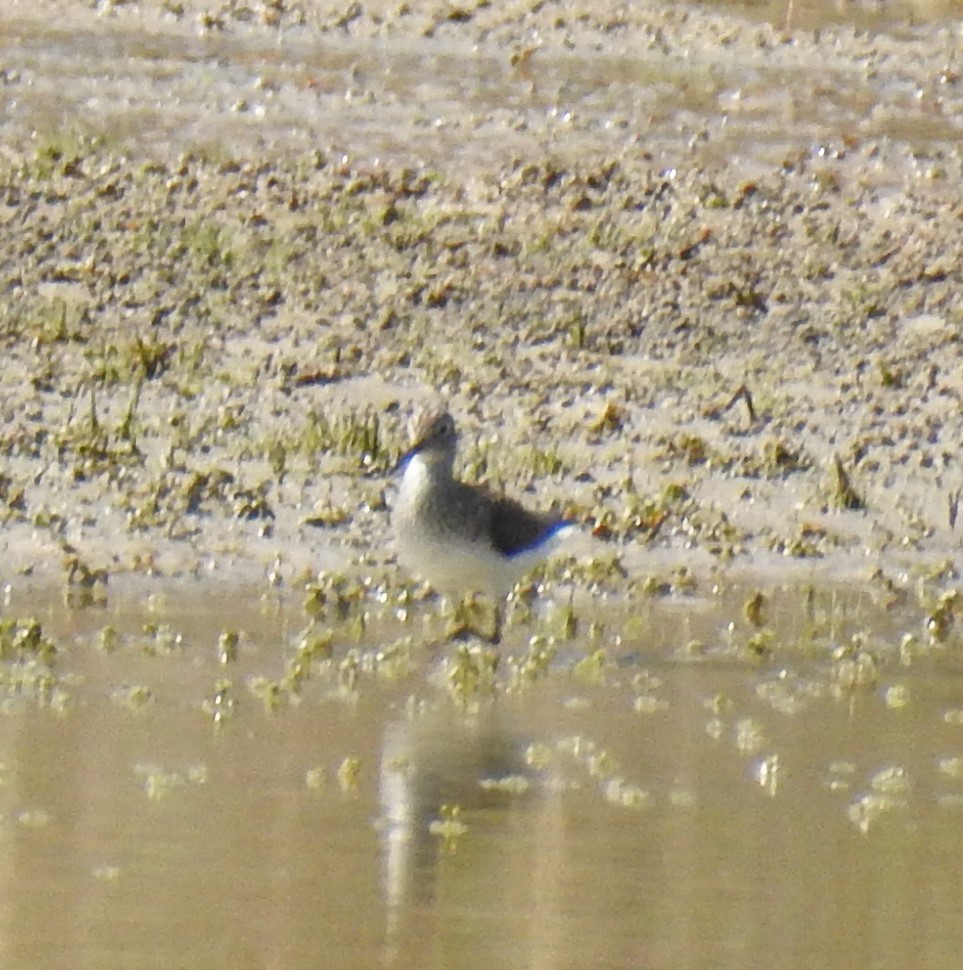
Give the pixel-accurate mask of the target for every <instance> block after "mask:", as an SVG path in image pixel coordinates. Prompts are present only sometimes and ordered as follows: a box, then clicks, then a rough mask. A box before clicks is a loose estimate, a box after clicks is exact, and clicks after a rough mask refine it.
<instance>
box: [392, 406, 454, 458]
mask: <svg viewBox="0 0 963 970" xmlns="http://www.w3.org/2000/svg"><path fill="white" fill-rule="evenodd" d="M457 447H458V432H457V430H456V428H455V419H454V418H453V417H452V416H451V415H450V414H449V413H448V412H447V411H426V412H425V413H424V414H422V415H421V416H420V417H419V418H418V419H416V420H415V422H414V423H413V424H412V428H411V447H410V448H409V449H408V450H407V451H406V452H405V454H404V455H403V456H402V458H401V461H400V462H399V463H398V467H399V469H402V470H403V469H404V468H406V467H407V465H408V463H409V462H410V461H411V459H412V458H415V457H416V456H417V457H419V458H421V460H422V461H423V462H425V463H426V464H429V465H432V466H435V467H439V468H440V467H447V468H448V469H449V470H450V469H451V467H452V466H453V465H454V463H455V451H456V449H457Z"/></svg>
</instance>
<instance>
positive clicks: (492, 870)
mask: <svg viewBox="0 0 963 970" xmlns="http://www.w3.org/2000/svg"><path fill="white" fill-rule="evenodd" d="M742 600H743V594H742V593H740V592H738V591H727V592H720V593H718V594H717V595H714V596H709V597H707V598H705V599H701V600H697V599H695V598H691V599H687V598H685V597H677V598H670V599H669V600H663V601H659V600H655V601H650V602H649V601H647V602H646V603H639V604H637V610H636V611H635V616H634V618H631V619H629V618H627V617H617V616H614V615H610V616H609V617H608V620H609V621H610V622H609V624H608V627H607V629H608V631H609V632H608V633H607V634H606V635H605V636H604V638H603V639H601V640H597V641H596V642H595V643H590V642H589V640H588V635H587V634H577V635H576V636H575V637H573V638H572V639H570V640H567V641H564V642H563V643H562V644H560V649H559V652H558V654H557V656H556V659H555V660H554V661H553V662H552V663H551V664H550V665H549V666H548V667H547V669H545V670H544V672H543V673H542V674H541V675H540V676H538V677H535V678H534V679H530V680H528V681H526V682H525V683H524V685H523V686H522V687H521V688H520V689H517V690H514V691H509V690H508V689H507V685H508V682H509V680H510V678H511V670H512V662H511V657H512V656H513V655H520V654H521V653H523V652H524V644H525V639H526V637H527V630H526V628H524V627H522V626H520V625H516V626H515V627H514V628H512V629H511V630H510V633H509V635H508V638H507V642H506V645H505V647H504V654H505V656H504V657H503V661H502V664H501V665H500V666H499V673H498V681H497V684H496V686H495V689H494V690H493V691H492V692H489V691H485V690H483V691H481V692H480V694H479V696H478V698H476V699H475V700H474V701H473V702H471V703H469V704H468V705H467V706H465V705H463V704H458V703H456V702H455V700H453V698H452V696H451V692H450V691H449V690H447V689H446V686H445V680H444V677H443V676H442V665H443V663H444V661H445V658H449V659H450V658H451V657H453V656H454V655H455V654H456V648H454V647H448V648H441V647H439V646H438V645H437V644H435V645H434V646H428V645H426V642H425V639H424V637H422V635H421V633H420V632H419V631H421V630H422V629H423V627H422V626H421V625H420V624H421V623H422V622H424V623H426V624H427V627H424V629H430V628H431V627H432V624H433V621H434V618H433V616H432V613H433V607H432V606H431V604H426V605H425V606H424V607H422V608H421V614H422V615H421V616H420V617H419V618H418V619H416V620H415V621H413V625H411V626H403V627H402V628H401V632H404V631H405V630H410V631H412V637H411V641H410V642H408V641H405V642H406V643H407V647H406V649H408V648H410V656H409V660H410V663H406V664H400V665H395V666H392V665H390V664H382V666H381V667H380V669H379V670H378V672H375V670H376V668H378V660H377V658H378V656H379V649H380V648H379V644H378V643H377V642H374V641H375V639H376V638H373V637H371V636H370V634H369V636H368V637H367V640H363V641H361V642H360V643H354V645H353V646H352V645H351V640H352V638H351V637H349V636H347V635H345V634H341V635H338V636H336V643H335V647H334V651H333V656H332V660H331V661H326V660H318V661H316V662H315V663H314V664H313V672H312V675H311V676H310V677H309V678H307V679H306V680H305V681H304V683H303V686H302V688H301V690H300V691H299V692H298V693H297V694H295V695H291V697H290V699H289V700H282V701H280V702H279V703H277V704H276V705H273V706H272V705H269V704H266V703H265V701H264V696H265V694H264V691H263V690H261V689H260V688H258V687H257V681H256V678H258V677H264V678H277V677H279V676H280V675H281V674H282V672H283V671H284V669H285V665H286V664H288V663H289V661H290V658H291V657H292V655H293V651H294V644H296V643H297V642H298V640H299V630H300V629H301V628H302V627H303V625H304V617H303V615H302V614H301V612H300V606H299V603H298V602H297V599H296V597H291V598H289V599H277V598H276V597H275V596H274V595H273V594H272V595H269V596H268V597H267V598H266V599H264V600H260V599H259V597H258V596H257V595H254V594H252V595H251V596H248V597H239V598H238V599H237V600H235V601H232V602H226V601H224V600H213V601H206V602H205V601H204V600H202V599H199V598H197V597H191V596H189V595H186V594H184V593H183V591H181V592H180V593H177V594H176V595H171V596H169V597H166V598H165V597H155V598H154V599H153V600H152V601H151V602H150V604H149V606H150V608H149V609H145V604H144V603H135V602H132V601H130V600H124V599H123V598H121V597H116V596H115V597H113V598H111V599H109V600H108V602H107V605H106V606H104V607H102V608H97V609H86V610H81V611H73V610H68V609H65V608H64V607H63V606H62V604H60V603H59V602H56V601H44V602H41V601H39V600H37V599H35V598H32V597H31V596H26V595H25V596H23V597H17V596H14V597H13V598H12V601H11V603H10V605H9V607H8V609H7V615H8V616H11V617H12V616H21V617H22V616H25V615H27V613H28V612H30V613H33V614H35V615H36V616H37V617H38V618H39V619H40V620H41V622H42V624H43V628H44V632H45V633H47V634H48V635H49V636H51V638H52V639H53V640H54V641H55V643H56V645H57V646H58V647H59V649H60V653H59V655H58V656H57V658H56V659H55V660H54V661H53V663H52V670H53V671H55V672H56V674H57V688H56V690H55V691H54V694H55V695H57V696H56V699H55V700H54V701H53V702H49V701H50V697H49V695H47V699H46V701H45V700H44V699H43V698H40V700H41V703H39V704H38V703H36V701H37V700H38V697H37V695H34V694H32V693H31V692H30V690H29V689H21V690H15V689H11V688H10V686H9V685H8V686H7V688H6V689H5V692H4V694H3V705H2V707H3V710H4V711H5V712H6V713H7V715H8V716H7V718H6V720H5V730H4V732H3V734H2V737H0V762H2V767H3V775H2V777H3V782H4V784H3V787H2V788H0V836H2V838H0V851H2V852H3V853H4V854H5V857H6V864H5V866H4V869H3V871H4V873H5V874H6V876H5V878H6V882H7V891H6V892H5V893H4V894H3V898H4V900H5V904H4V917H3V923H2V925H3V956H4V965H5V966H8V967H16V966H51V965H61V964H62V963H63V962H64V960H65V958H66V957H67V955H68V954H69V958H70V962H71V963H72V964H77V963H81V962H82V963H86V964H89V965H93V966H98V967H105V968H109V967H129V966H132V965H138V966H143V965H152V966H160V965H163V966H199V965H203V966H240V965H256V966H265V965H267V966H284V967H301V966H304V967H308V966H318V965H324V966H330V967H340V966H344V967H349V966H350V967H357V966H371V965H383V966H390V967H412V968H415V967H451V966H478V967H487V966H490V967H506V966H507V967H513V966H531V965H533V964H535V965H539V966H549V967H584V966H604V967H637V966H653V967H661V966H664V967H686V966H691V967H701V966H705V967H710V966H711V967H715V968H718V967H723V968H724V967H733V968H736V967H739V968H742V967H747V966H767V967H811V966H820V967H825V968H836V967H838V968H850V967H854V966H874V967H882V968H886V967H894V968H896V967H906V966H915V967H951V966H957V965H958V954H959V949H960V946H961V944H963V909H961V907H960V904H959V899H958V892H957V890H958V884H959V872H960V871H961V864H963V826H961V824H960V822H961V813H963V700H961V698H963V676H961V674H963V666H961V665H960V663H959V662H958V659H957V657H956V656H955V653H954V650H953V648H952V644H950V643H947V644H945V645H941V646H939V647H938V648H934V649H932V650H931V651H929V652H928V653H926V654H925V655H923V654H918V655H916V656H915V657H914V658H912V662H910V663H908V664H907V662H906V661H907V660H909V659H911V658H910V655H909V654H907V653H906V652H905V651H904V657H903V661H902V662H901V661H900V659H899V652H898V644H899V642H900V636H901V634H900V631H901V630H905V629H912V630H914V631H918V629H919V623H920V617H919V616H917V612H918V611H916V610H915V609H914V608H911V607H908V606H907V607H905V608H900V609H895V610H890V611H888V612H886V611H882V610H881V609H880V608H879V607H878V606H876V605H875V602H874V598H873V597H872V596H871V595H869V594H868V593H866V592H865V591H859V590H855V589H853V588H848V589H841V590H835V591H821V592H818V593H813V592H812V591H806V592H802V591H796V590H790V591H787V592H777V593H775V594H774V595H773V597H772V598H771V601H770V602H771V605H770V607H768V609H769V619H770V621H771V623H772V627H771V628H772V629H773V630H774V631H775V633H776V636H777V638H778V644H777V646H776V647H775V649H774V650H773V651H772V653H771V654H770V655H769V656H767V657H763V658H761V659H752V658H751V657H748V656H747V655H746V653H745V651H744V650H742V649H733V644H734V643H735V642H736V641H737V640H739V639H740V638H744V633H745V632H746V621H745V618H744V616H743V615H742V613H741V611H740V603H741V602H742ZM145 622H149V623H152V624H154V625H155V626H157V625H159V626H160V627H161V629H162V631H163V635H158V634H156V633H145V632H144V629H143V627H144V623H145ZM107 625H109V626H111V627H113V628H114V629H115V630H116V631H117V637H116V639H115V640H114V641H113V643H112V645H111V647H110V649H109V650H105V649H104V647H103V645H102V634H101V631H102V629H103V628H104V626H107ZM224 629H232V630H241V631H243V633H242V635H241V640H240V646H239V653H238V657H237V659H236V660H233V661H230V662H228V663H226V664H225V663H221V662H220V661H219V659H218V649H217V641H218V631H219V630H224ZM630 630H636V631H639V630H642V632H638V633H636V634H633V637H632V638H631V640H626V641H625V642H622V643H619V642H618V637H619V636H620V635H621V632H622V631H630ZM853 630H859V631H862V634H861V635H863V636H865V637H869V638H871V640H872V644H871V645H872V649H873V651H874V657H875V667H874V671H875V674H874V676H873V677H872V678H867V679H866V682H865V683H862V684H859V683H856V682H855V681H856V680H858V678H854V677H852V676H850V675H849V674H847V673H846V671H845V670H843V669H841V668H840V666H839V663H838V661H837V662H835V663H834V661H833V660H832V656H831V652H827V651H828V650H829V648H830V647H831V645H832V644H833V643H837V642H838V643H840V644H845V643H847V642H849V641H850V637H851V635H852V631H853ZM394 632H395V633H397V632H399V631H398V630H397V629H396V630H395V631H394ZM178 635H180V637H181V639H180V641H178V640H177V636H178ZM694 636H697V637H699V638H700V645H699V646H695V645H693V644H692V642H691V640H692V638H693V637H694ZM392 642H394V643H395V644H396V645H397V643H398V642H400V641H397V640H395V641H392ZM868 644H869V641H867V649H868ZM599 647H601V648H602V649H604V651H605V657H606V659H605V661H604V662H602V661H600V660H599V655H598V654H597V653H596V651H597V649H598V648H599ZM350 651H355V653H354V654H353V655H354V656H355V657H356V658H357V661H358V662H357V663H356V664H355V665H354V671H355V674H354V676H353V677H347V676H346V675H345V672H344V671H345V667H344V664H343V663H342V661H343V660H344V658H345V657H346V656H348V655H349V653H350ZM16 667H17V665H16V664H14V663H11V662H8V663H7V664H5V665H4V672H5V675H6V676H7V677H9V676H10V674H11V671H12V670H14V669H15V668H16ZM339 667H340V670H339V669H338V668H339ZM225 680H229V681H230V682H231V686H229V687H228V686H226V685H225V684H224V683H223V682H224V681H225ZM134 686H139V687H141V688H147V689H149V691H150V692H151V696H152V698H153V701H152V703H145V704H135V703H130V702H129V698H130V696H131V695H130V689H131V688H132V687H134ZM58 692H62V693H58ZM218 694H219V696H220V698H221V703H220V704H218V703H214V701H215V696H216V695H218ZM232 700H233V704H232V703H230V701H232ZM218 712H220V714H219V715H218ZM216 715H217V716H216ZM352 759H356V760H352ZM442 806H449V810H448V814H446V812H445V810H444V809H443V808H442ZM452 809H454V814H452ZM445 819H448V825H449V828H448V830H447V834H448V837H447V839H446V838H445V831H446V830H445V828H444V826H442V827H441V828H440V829H439V828H438V826H437V824H436V823H438V822H439V821H442V822H444V820H445ZM459 826H463V827H464V828H463V829H461V828H459ZM433 828H434V831H433Z"/></svg>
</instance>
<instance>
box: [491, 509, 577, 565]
mask: <svg viewBox="0 0 963 970" xmlns="http://www.w3.org/2000/svg"><path fill="white" fill-rule="evenodd" d="M564 525H565V522H564V521H563V520H562V519H560V518H558V516H555V515H540V514H538V513H537V512H529V511H528V509H526V508H525V507H524V506H522V505H520V504H519V503H518V502H516V501H514V500H513V499H510V498H493V499H492V500H491V523H490V530H491V537H492V544H493V545H494V546H495V548H496V549H497V550H498V551H499V552H500V553H501V554H502V555H504V556H509V557H511V556H519V555H521V554H522V553H524V552H528V551H529V550H531V549H534V548H536V547H537V546H538V545H539V544H540V543H542V542H544V541H545V540H546V539H548V538H549V537H551V536H552V535H554V534H555V533H556V532H557V531H558V530H559V529H560V528H562V526H564Z"/></svg>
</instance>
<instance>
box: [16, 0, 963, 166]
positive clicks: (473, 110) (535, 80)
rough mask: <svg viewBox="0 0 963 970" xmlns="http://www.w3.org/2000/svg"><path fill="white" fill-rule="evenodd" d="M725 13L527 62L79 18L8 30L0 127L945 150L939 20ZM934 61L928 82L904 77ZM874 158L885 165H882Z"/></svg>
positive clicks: (489, 155)
mask: <svg viewBox="0 0 963 970" xmlns="http://www.w3.org/2000/svg"><path fill="white" fill-rule="evenodd" d="M722 6H723V8H725V9H727V10H733V9H734V10H735V12H737V13H739V14H741V15H742V16H744V17H746V18H747V21H746V23H745V24H744V25H742V26H740V28H739V30H738V31H737V32H735V33H732V34H731V36H728V37H724V38H723V39H722V42H720V35H719V33H718V31H716V30H707V28H705V27H704V26H702V27H700V26H698V25H697V24H696V22H695V21H693V23H692V27H691V29H689V30H682V31H681V32H680V34H679V37H678V40H676V41H674V42H672V43H669V42H668V41H666V40H665V39H664V38H662V33H661V30H660V31H657V32H656V35H655V37H656V39H655V40H652V39H650V38H648V35H647V34H646V38H648V39H645V41H644V44H643V46H642V48H641V49H640V47H639V39H636V40H632V39H631V36H629V37H628V39H625V38H622V31H621V29H620V28H619V29H616V27H617V23H618V21H619V18H618V17H617V16H615V15H614V14H613V17H614V18H615V20H614V23H615V24H616V27H613V30H612V32H611V33H610V34H609V35H607V39H606V48H605V49H604V50H599V49H596V48H597V46H598V45H597V43H585V44H584V46H578V45H577V44H576V43H575V41H572V42H571V47H572V49H567V46H566V45H563V46H562V47H561V48H560V47H558V46H555V47H549V46H546V47H544V48H542V46H541V43H540V41H539V40H538V31H537V30H534V32H533V35H534V38H535V40H534V42H533V45H532V47H531V48H529V49H528V55H529V56H528V59H527V60H524V61H523V62H522V63H521V65H520V66H514V65H513V64H512V60H511V56H510V55H511V53H512V49H514V47H515V46H517V43H514V42H513V44H512V45H510V46H511V47H512V49H506V41H505V40H504V39H499V37H497V36H496V37H494V38H492V39H491V40H487V39H486V41H485V42H483V43H478V42H477V41H476V40H475V39H474V37H473V36H472V35H471V34H469V36H468V37H464V38H463V37H461V36H453V37H447V36H437V37H435V36H432V37H431V38H425V37H423V36H421V35H420V34H418V33H416V34H415V35H414V36H412V35H410V34H402V35H400V36H386V37H379V38H376V39H372V38H355V37H349V36H343V34H342V32H340V31H337V32H330V33H325V34H324V35H323V36H320V37H319V36H317V35H313V34H310V33H306V32H304V31H298V30H292V31H285V32H280V33H272V32H264V31H256V30H252V29H250V28H248V27H245V26H243V25H242V26H239V27H238V29H237V30H233V31H230V32H227V33H218V32H210V33H202V34H199V33H198V31H197V27H196V25H195V24H194V23H192V22H191V23H189V22H184V23H181V22H176V21H173V20H171V19H169V18H168V19H164V18H160V19H148V20H145V21H144V22H140V21H138V20H137V19H136V18H133V19H132V18H125V17H113V16H111V17H106V16H105V17H100V18H96V17H95V18H91V17H90V16H89V13H88V14H87V15H85V16H82V17H80V18H77V19H76V20H73V19H72V17H71V15H69V14H65V16H64V17H63V18H60V19H58V20H57V21H56V22H55V23H50V22H48V21H45V20H44V21H41V20H37V19H28V18H19V19H7V20H6V21H4V22H3V23H2V24H0V55H2V59H3V64H4V74H3V79H2V80H3V84H2V85H0V106H2V108H3V111H2V118H3V120H2V122H0V124H2V130H3V131H4V135H5V140H6V141H7V142H8V143H10V144H14V145H15V144H18V143H21V142H24V141H27V140H29V139H30V138H31V137H33V138H35V139H36V141H37V143H38V144H39V145H40V146H41V147H43V146H46V145H50V144H52V145H53V146H55V147H57V146H60V147H62V145H63V142H64V140H67V141H68V142H69V139H70V137H76V136H77V135H78V134H83V133H88V132H93V133H97V134H99V135H101V136H103V137H105V138H106V139H107V140H108V143H109V144H111V145H116V146H117V147H118V149H119V150H121V151H123V150H125V149H127V148H128V147H130V148H133V149H134V150H135V151H136V152H137V153H148V154H152V153H153V154H164V153H168V152H181V151H185V150H188V151H201V152H205V153H210V154H212V155H213V156H214V157H221V156H222V155H223V154H224V153H225V146H230V150H231V152H238V151H242V150H248V151H250V150H253V151H257V152H268V153H269V154H270V153H278V152H286V151H292V150H295V151H297V150H306V149H313V148H317V149H323V150H325V151H331V152H335V153H346V154H347V155H349V156H350V157H355V158H356V157H375V156H377V157H381V158H382V159H386V160H388V161H398V160H400V161H405V162H415V163H421V164H425V165H428V166H430V167H436V166H438V165H439V164H442V163H444V164H448V163H450V162H451V161H452V160H453V159H458V160H459V161H460V162H463V163H470V164H472V165H481V166H488V165H490V164H492V163H493V162H494V163H496V164H504V163H505V162H506V161H508V160H511V159H513V158H516V157H519V156H524V155H526V154H527V153H529V152H532V151H536V152H538V153H539V154H543V155H549V156H552V157H558V158H561V159H570V158H571V157H583V158H584V157H585V156H586V154H611V153H616V154H618V153H620V152H623V151H632V152H636V151H638V152H644V153H646V154H647V155H649V156H651V157H653V158H654V159H657V160H659V161H661V162H664V163H666V164H671V163H678V162H679V161H680V160H684V161H685V162H686V163H687V164H689V163H693V162H695V163H711V162H720V161H725V160H728V159H732V158H736V159H738V160H740V161H741V164H743V165H745V166H750V167H748V168H747V169H746V174H747V176H751V175H752V168H751V166H752V165H754V164H758V163H763V164H766V165H768V164H771V163H773V162H775V163H781V162H783V161H784V160H785V159H786V157H787V155H789V154H791V153H792V151H793V150H799V149H803V150H808V149H809V148H811V147H812V146H813V145H822V144H827V145H829V146H830V148H829V150H830V151H833V152H838V151H839V150H840V149H839V146H838V144H837V143H838V141H839V139H840V138H841V137H843V136H845V138H846V139H847V140H849V141H850V142H852V143H854V144H855V143H856V142H857V141H861V140H865V139H881V140H883V141H884V144H883V149H885V148H886V143H887V142H890V141H891V142H895V143H901V142H904V141H905V142H911V143H914V144H917V145H925V146H929V147H934V148H935V147H937V146H939V145H946V144H950V143H955V141H956V139H957V138H958V136H959V128H958V124H957V119H958V117H959V110H958V109H959V108H960V95H959V92H958V91H957V85H956V81H955V79H956V73H955V69H954V67H953V64H954V59H953V55H952V50H953V47H954V44H955V43H956V42H955V40H954V36H955V35H954V34H953V26H952V23H953V22H952V19H951V16H950V7H948V6H944V5H943V4H941V3H939V2H935V3H932V4H918V3H917V4H882V5H871V4H839V3H823V4H815V5H814V4H808V3H796V4H786V3H784V2H779V0H775V2H772V3H749V4H723V5H722ZM759 20H764V21H768V22H770V23H771V24H773V25H774V26H776V27H777V29H784V28H785V27H786V25H787V23H788V26H789V27H790V28H792V29H798V30H800V31H803V33H802V34H801V35H800V38H801V39H800V41H799V42H798V43H797V42H795V41H794V42H792V43H789V42H788V41H780V40H778V39H776V40H772V39H770V40H765V41H763V40H760V41H758V42H756V41H754V40H752V41H751V42H747V38H748V37H749V32H751V31H752V30H754V29H755V28H754V27H753V24H754V23H755V22H756V21H759ZM930 22H932V25H933V26H932V36H931V37H928V36H927V35H926V34H924V33H919V32H918V31H917V33H916V34H912V37H913V39H914V42H915V41H919V42H920V44H921V45H922V46H920V47H919V49H918V50H916V49H915V48H913V49H912V50H911V51H910V52H909V53H908V54H907V55H906V56H907V61H906V65H905V70H904V69H897V68H894V67H891V64H892V62H893V58H894V55H895V54H901V53H902V51H903V48H902V46H901V44H902V34H903V33H905V32H907V31H910V32H912V30H916V28H915V27H911V25H915V24H920V23H924V24H929V23H930ZM831 25H842V26H843V27H844V28H845V29H849V28H850V27H851V28H853V29H854V30H858V31H867V32H868V33H867V34H865V35H860V39H858V40H857V39H855V37H854V36H850V35H849V34H847V35H845V37H844V38H843V39H841V40H840V41H839V42H838V43H836V44H835V45H833V50H832V52H831V54H830V53H829V52H828V51H820V49H819V47H818V46H813V45H812V44H811V43H810V39H811V37H812V36H814V35H813V33H812V32H813V31H814V30H817V29H818V28H821V27H828V26H831ZM877 31H878V32H879V34H878V38H877V35H876V32H877ZM727 33H728V32H727V31H723V34H724V35H725V34H727ZM632 36H634V35H632ZM736 37H741V38H742V39H741V40H740V42H739V43H736V42H735V40H734V39H735V38H736ZM873 38H876V39H873ZM576 40H578V37H576ZM750 40H751V39H750ZM850 46H852V50H850V49H849V48H850ZM913 50H915V53H913V52H912V51H913ZM516 53H517V52H516ZM929 62H932V63H933V70H931V71H930V70H927V71H924V72H922V73H921V74H920V75H919V76H918V77H911V76H908V75H907V74H906V70H908V69H909V68H910V66H912V67H913V68H914V69H915V68H916V67H918V66H919V65H920V64H922V63H929ZM874 157H875V158H876V159H877V167H882V166H883V163H884V162H885V161H886V158H887V152H886V150H882V154H879V151H878V152H877V154H876V155H874ZM877 177H879V176H877Z"/></svg>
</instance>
